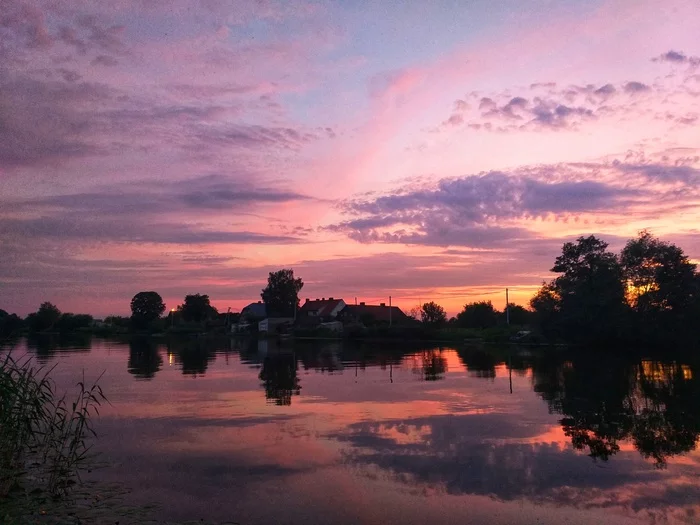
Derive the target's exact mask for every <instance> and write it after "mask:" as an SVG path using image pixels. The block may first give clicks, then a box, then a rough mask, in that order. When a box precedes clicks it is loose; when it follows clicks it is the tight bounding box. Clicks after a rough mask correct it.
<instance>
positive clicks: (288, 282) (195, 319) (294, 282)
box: [0, 269, 304, 336]
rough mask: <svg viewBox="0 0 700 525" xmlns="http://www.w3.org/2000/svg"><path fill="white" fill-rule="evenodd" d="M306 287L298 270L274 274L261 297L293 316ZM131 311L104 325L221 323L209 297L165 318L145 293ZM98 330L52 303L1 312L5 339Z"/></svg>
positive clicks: (196, 297)
mask: <svg viewBox="0 0 700 525" xmlns="http://www.w3.org/2000/svg"><path fill="white" fill-rule="evenodd" d="M303 286H304V282H303V280H302V279H300V278H295V277H294V270H291V269H284V270H279V271H276V272H270V274H269V276H268V283H267V286H266V287H265V288H264V289H263V290H262V291H261V294H260V295H261V297H262V299H263V301H264V303H265V305H266V307H267V310H268V312H269V313H270V315H273V316H275V315H276V316H288V317H291V316H292V315H293V312H294V311H295V309H298V308H299V291H300V290H301V288H302V287H303ZM130 308H131V316H130V317H121V316H108V317H106V318H105V319H104V322H103V324H104V325H107V326H110V327H114V328H117V329H121V330H125V331H126V330H135V331H144V332H147V331H152V330H166V329H169V328H170V329H172V328H174V327H176V326H177V327H180V328H182V327H184V328H193V329H195V328H199V329H201V328H208V327H211V325H214V324H217V323H218V324H221V323H220V322H219V321H220V319H219V312H218V310H217V309H216V308H215V307H214V306H213V305H212V304H211V300H210V298H209V296H208V295H206V294H199V293H197V294H189V295H185V298H184V300H183V302H182V303H181V304H180V305H178V306H177V307H176V308H174V309H173V310H171V311H170V312H167V314H166V315H165V316H164V315H163V314H165V313H166V306H165V302H164V301H163V298H162V297H161V295H160V294H159V293H158V292H154V291H143V292H138V293H137V294H136V295H134V296H133V297H132V299H131V303H130ZM238 315H239V314H231V315H230V317H229V319H228V322H235V320H236V317H237V316H238ZM94 327H95V320H94V319H93V317H92V316H91V315H87V314H72V313H62V312H61V311H60V310H59V309H58V307H57V306H56V305H54V304H53V303H50V302H44V303H42V304H41V306H40V307H39V309H38V310H37V311H36V312H33V313H30V314H29V315H28V316H27V317H25V318H21V317H20V316H18V315H17V314H9V313H7V312H6V311H4V310H0V335H3V336H10V335H13V334H18V333H20V332H22V331H29V332H33V333H41V332H52V333H69V332H75V331H81V330H87V329H90V328H94Z"/></svg>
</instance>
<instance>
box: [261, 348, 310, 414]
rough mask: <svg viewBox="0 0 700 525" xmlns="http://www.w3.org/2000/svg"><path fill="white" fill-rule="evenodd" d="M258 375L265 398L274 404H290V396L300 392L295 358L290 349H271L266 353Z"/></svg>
mask: <svg viewBox="0 0 700 525" xmlns="http://www.w3.org/2000/svg"><path fill="white" fill-rule="evenodd" d="M258 377H259V378H260V380H261V381H262V382H263V384H262V386H263V388H264V389H265V398H266V399H267V400H268V401H272V402H274V403H275V404H276V405H291V404H292V396H295V395H296V396H298V395H299V393H300V392H301V386H300V385H299V377H298V376H297V359H296V356H295V354H294V353H293V352H291V351H283V350H280V351H273V352H271V353H269V354H268V355H266V356H265V357H264V358H263V361H262V368H261V369H260V375H259V376H258Z"/></svg>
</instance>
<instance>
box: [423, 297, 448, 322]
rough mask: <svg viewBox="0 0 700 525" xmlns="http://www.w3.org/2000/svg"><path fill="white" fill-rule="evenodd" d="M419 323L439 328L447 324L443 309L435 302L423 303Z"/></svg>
mask: <svg viewBox="0 0 700 525" xmlns="http://www.w3.org/2000/svg"><path fill="white" fill-rule="evenodd" d="M420 310H421V311H420V318H421V321H422V322H423V323H425V324H427V325H430V326H433V327H440V326H442V325H444V324H445V323H446V322H447V315H446V314H445V309H444V308H443V307H442V306H440V305H439V304H437V303H436V302H433V301H431V302H429V303H425V304H424V305H423V306H421V308H420Z"/></svg>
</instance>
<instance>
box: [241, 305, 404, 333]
mask: <svg viewBox="0 0 700 525" xmlns="http://www.w3.org/2000/svg"><path fill="white" fill-rule="evenodd" d="M410 320H411V318H410V317H408V316H407V315H406V314H405V313H404V312H403V311H402V310H401V309H400V308H399V307H398V306H391V305H389V306H387V304H386V303H380V304H378V305H376V304H366V303H364V302H360V303H357V304H347V303H346V302H345V301H344V300H343V299H336V298H334V297H328V298H325V297H323V298H321V299H308V298H307V299H305V300H304V302H303V303H302V304H301V306H300V307H299V309H298V310H297V311H296V312H295V315H294V316H293V317H276V316H274V315H271V312H270V313H268V312H267V308H266V305H265V303H263V302H262V301H258V302H255V303H251V304H249V305H248V306H246V307H245V308H243V309H242V310H241V313H240V316H239V318H238V322H237V323H235V324H232V325H231V331H232V332H234V333H254V332H258V333H280V332H286V331H288V330H291V329H295V330H297V329H300V330H304V329H308V330H318V329H325V330H328V331H331V332H343V330H344V329H345V328H346V327H348V326H358V325H362V326H377V325H387V326H392V325H405V324H407V323H409V322H410Z"/></svg>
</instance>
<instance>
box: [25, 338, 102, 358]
mask: <svg viewBox="0 0 700 525" xmlns="http://www.w3.org/2000/svg"><path fill="white" fill-rule="evenodd" d="M26 344H27V349H28V350H29V351H30V352H32V353H34V354H35V355H36V357H37V360H38V361H39V362H42V363H45V362H48V361H49V360H50V359H52V358H53V357H55V356H56V355H57V354H61V353H74V352H89V351H90V348H91V347H92V335H91V334H81V333H74V334H60V335H59V334H32V335H31V336H29V337H28V338H27V340H26Z"/></svg>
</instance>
